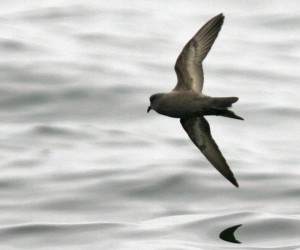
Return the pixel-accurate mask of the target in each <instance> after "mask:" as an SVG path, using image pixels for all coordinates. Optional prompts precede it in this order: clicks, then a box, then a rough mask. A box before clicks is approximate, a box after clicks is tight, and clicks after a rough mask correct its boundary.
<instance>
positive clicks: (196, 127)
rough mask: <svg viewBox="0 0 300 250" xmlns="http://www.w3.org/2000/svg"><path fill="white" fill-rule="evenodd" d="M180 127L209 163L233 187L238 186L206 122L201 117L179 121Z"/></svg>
mask: <svg viewBox="0 0 300 250" xmlns="http://www.w3.org/2000/svg"><path fill="white" fill-rule="evenodd" d="M180 122H181V125H182V127H183V128H184V130H185V131H186V132H187V134H188V135H189V137H190V139H191V140H192V141H193V142H194V144H195V145H196V146H197V147H198V148H199V149H200V151H201V152H202V153H203V154H204V156H205V157H206V158H207V159H208V160H209V162H210V163H211V164H212V165H213V166H214V167H215V168H216V169H217V170H218V171H219V172H220V173H221V174H222V175H223V176H224V177H225V178H226V179H227V180H229V181H230V182H231V183H232V184H233V185H235V186H236V187H238V186H239V184H238V183H237V181H236V179H235V177H234V175H233V173H232V172H231V170H230V168H229V166H228V164H227V162H226V160H225V158H224V157H223V155H222V153H221V151H220V150H219V147H218V145H217V144H216V142H215V141H214V139H213V138H212V136H211V133H210V128H209V124H208V122H207V121H206V120H205V118H204V117H203V116H200V117H193V118H188V119H183V118H182V119H180Z"/></svg>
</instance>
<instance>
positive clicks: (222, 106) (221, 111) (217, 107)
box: [210, 97, 244, 120]
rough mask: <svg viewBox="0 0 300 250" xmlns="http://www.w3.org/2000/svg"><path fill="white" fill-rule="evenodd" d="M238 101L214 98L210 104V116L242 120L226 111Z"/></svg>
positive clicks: (232, 98)
mask: <svg viewBox="0 0 300 250" xmlns="http://www.w3.org/2000/svg"><path fill="white" fill-rule="evenodd" d="M238 100H239V98H238V97H214V98H212V102H211V103H210V106H211V108H212V109H213V110H212V112H211V115H220V116H225V117H228V118H233V119H239V120H244V119H243V118H242V117H240V116H238V115H236V114H235V113H234V112H233V111H231V110H228V108H230V107H231V106H232V104H233V103H235V102H237V101H238Z"/></svg>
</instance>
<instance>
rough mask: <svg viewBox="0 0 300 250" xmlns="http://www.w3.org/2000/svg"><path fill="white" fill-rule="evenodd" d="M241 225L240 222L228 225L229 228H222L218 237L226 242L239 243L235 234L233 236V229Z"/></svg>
mask: <svg viewBox="0 0 300 250" xmlns="http://www.w3.org/2000/svg"><path fill="white" fill-rule="evenodd" d="M240 226H242V224H239V225H236V226H233V227H229V228H226V229H225V230H223V231H222V232H221V233H220V235H219V237H220V239H222V240H225V241H228V242H231V243H238V244H240V243H241V242H240V241H238V240H237V239H236V238H235V236H234V233H235V231H236V230H237V229H238V228H239V227H240Z"/></svg>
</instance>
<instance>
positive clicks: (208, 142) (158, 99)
mask: <svg viewBox="0 0 300 250" xmlns="http://www.w3.org/2000/svg"><path fill="white" fill-rule="evenodd" d="M223 22H224V16H223V14H222V13H221V14H219V15H217V16H215V17H214V18H212V19H211V20H209V21H208V22H207V23H206V24H205V25H204V26H203V27H202V28H201V29H200V30H199V31H198V32H197V33H196V34H195V35H194V37H193V38H192V39H191V40H190V41H189V42H188V43H187V44H186V45H185V46H184V48H183V50H182V52H181V53H180V55H179V56H178V58H177V61H176V64H175V71H176V75H177V85H176V86H175V88H174V89H173V90H172V91H171V92H169V93H157V94H154V95H152V96H151V97H150V106H149V107H148V110H147V112H148V113H149V111H150V110H151V109H153V110H155V111H156V112H157V113H159V114H162V115H166V116H169V117H173V118H180V122H181V125H182V127H183V128H184V130H185V131H186V133H187V134H188V136H189V137H190V139H191V140H192V142H193V143H194V144H195V145H196V146H197V147H198V149H199V150H200V151H201V152H202V153H203V155H204V156H205V157H206V158H207V160H208V161H209V162H210V163H211V164H212V165H213V166H214V167H215V168H216V169H217V170H218V171H219V172H220V173H221V174H222V175H223V176H224V177H225V178H226V179H227V180H229V181H230V182H231V183H232V184H233V185H235V186H236V187H238V186H239V184H238V182H237V181H236V179H235V177H234V175H233V173H232V171H231V170H230V168H229V166H228V164H227V162H226V160H225V158H224V157H223V155H222V153H221V151H220V149H219V147H218V145H217V144H216V142H215V141H214V139H213V138H212V136H211V133H210V127H209V124H208V122H207V120H206V119H205V118H204V116H206V115H217V116H224V117H229V118H234V119H239V120H243V118H242V117H240V116H237V115H236V114H235V113H234V112H232V111H231V110H229V109H228V108H229V107H231V105H232V104H233V103H235V102H237V101H238V97H210V96H207V95H204V94H203V93H202V88H203V82H204V76H203V68H202V62H203V60H204V58H205V57H206V55H207V54H208V52H209V51H210V49H211V47H212V45H213V43H214V41H215V40H216V38H217V36H218V34H219V31H220V30H221V27H222V25H223Z"/></svg>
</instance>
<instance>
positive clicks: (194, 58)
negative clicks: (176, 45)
mask: <svg viewBox="0 0 300 250" xmlns="http://www.w3.org/2000/svg"><path fill="white" fill-rule="evenodd" d="M223 22H224V16H223V14H222V13H221V14H219V15H217V16H215V17H214V18H212V19H211V20H210V21H208V22H207V23H206V24H205V25H204V26H203V27H202V28H201V29H200V30H199V31H198V32H197V33H196V34H195V35H194V37H193V38H192V39H191V40H190V41H189V42H188V43H187V44H186V45H185V46H184V48H183V50H182V52H181V53H180V55H179V56H178V58H177V61H176V64H175V71H176V74H177V85H176V87H175V89H174V90H175V91H178V90H193V91H196V92H200V93H201V92H202V88H203V82H204V75H203V68H202V62H203V60H204V58H205V57H206V55H207V54H208V52H209V51H210V49H211V47H212V45H213V43H214V41H215V40H216V38H217V36H218V34H219V31H220V30H221V27H222V24H223Z"/></svg>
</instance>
